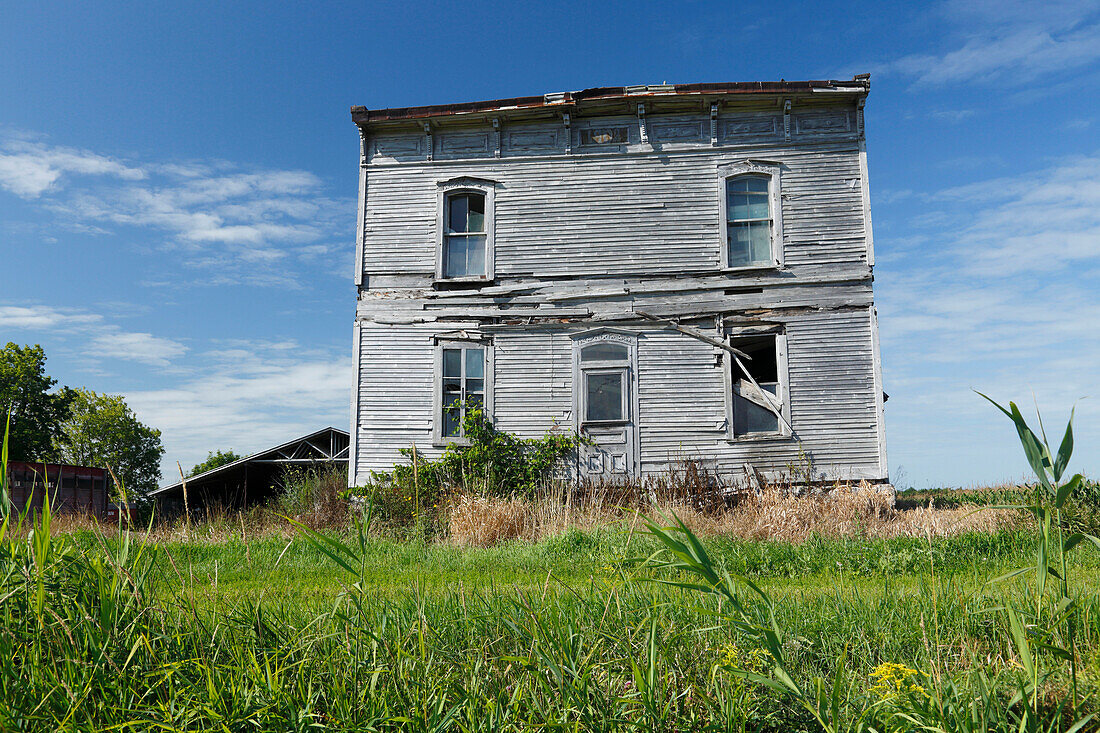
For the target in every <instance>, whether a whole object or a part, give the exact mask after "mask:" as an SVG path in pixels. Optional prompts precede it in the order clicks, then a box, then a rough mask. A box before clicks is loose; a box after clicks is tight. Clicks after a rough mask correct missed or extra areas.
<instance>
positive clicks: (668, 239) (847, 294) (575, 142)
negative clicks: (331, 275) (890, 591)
mask: <svg viewBox="0 0 1100 733" xmlns="http://www.w3.org/2000/svg"><path fill="white" fill-rule="evenodd" d="M813 104H814V105H816V106H808V107H805V108H803V109H796V110H795V111H794V112H793V113H792V114H791V115H790V117H789V118H787V119H786V120H785V119H784V115H783V114H782V112H781V111H776V110H775V109H771V110H767V109H761V110H757V111H742V112H737V113H723V114H722V115H721V116H720V117H719V118H718V119H717V121H716V123H715V125H714V126H713V127H712V125H711V119H710V117H709V116H704V115H701V114H698V113H693V114H665V115H652V116H651V117H650V118H649V119H648V120H646V123H645V124H646V130H647V133H648V142H644V141H643V140H642V137H641V133H640V127H639V120H638V118H636V117H612V118H600V119H583V118H582V119H577V120H574V122H573V124H572V126H571V127H566V126H565V125H564V124H563V123H562V121H561V120H560V119H559V120H558V121H546V122H537V123H523V124H515V125H512V124H508V123H507V121H506V122H505V124H503V126H502V127H501V129H500V131H499V133H498V132H496V131H494V130H493V129H491V128H490V125H489V120H485V123H484V124H482V125H480V126H477V125H472V126H467V127H454V126H451V127H447V126H446V125H444V126H442V127H438V128H437V129H433V132H432V134H431V137H430V144H429V137H428V136H427V135H426V134H425V133H424V132H423V131H422V130H421V129H420V126H419V125H415V126H414V125H411V124H410V125H406V126H405V127H400V128H386V129H385V131H380V132H378V133H376V134H375V133H371V132H369V131H368V132H367V134H366V137H365V143H364V152H365V157H364V161H363V166H364V167H363V170H364V173H363V175H362V176H361V178H360V181H361V188H362V193H363V196H362V199H361V201H360V205H361V206H362V211H363V214H362V222H361V225H362V226H361V232H360V234H361V256H360V261H359V262H358V263H357V268H358V270H359V275H360V276H361V277H362V286H361V288H360V293H359V305H358V308H357V328H356V333H357V347H356V352H355V354H356V363H357V369H358V385H357V391H356V392H355V398H354V402H355V404H353V411H352V414H353V415H354V416H355V417H354V418H353V420H354V421H355V423H356V424H354V425H353V426H352V429H353V449H352V456H353V461H352V465H353V470H352V472H351V476H352V478H353V480H354V481H356V482H359V483H362V482H365V481H366V480H368V479H369V473H370V471H384V470H388V469H389V468H390V467H392V465H393V464H394V463H395V462H396V461H398V460H400V456H399V455H398V452H397V451H398V450H399V449H401V448H409V447H411V446H412V445H413V443H415V444H416V446H417V449H418V451H420V452H421V453H422V454H423V455H425V456H426V457H434V456H437V455H439V453H440V450H441V449H440V448H439V447H437V446H433V445H432V427H433V416H434V410H436V409H437V406H436V405H435V404H434V402H433V401H434V399H435V396H434V395H435V393H434V388H433V387H434V380H435V379H436V378H437V375H435V374H434V373H433V371H434V348H435V344H434V341H433V338H434V337H435V336H439V335H444V334H453V333H454V332H456V331H458V330H461V329H464V328H468V329H471V330H475V331H477V330H478V329H482V331H481V333H482V335H483V336H484V337H487V338H489V339H491V349H492V353H493V364H494V367H493V375H492V379H493V383H494V386H493V393H494V397H493V400H492V403H491V405H490V406H489V407H490V410H491V413H492V415H493V418H494V420H495V422H496V424H497V425H498V427H500V428H501V429H504V430H508V431H511V432H515V433H518V434H520V435H524V436H530V437H533V436H538V435H542V434H544V433H545V432H546V431H547V430H549V429H551V428H553V427H554V426H555V425H557V426H560V427H561V428H563V429H566V430H572V429H574V427H575V416H574V415H573V414H572V410H573V404H574V399H573V389H574V385H573V371H572V366H573V354H572V348H573V340H572V338H571V337H572V336H573V335H575V334H577V333H579V332H581V331H585V330H589V329H592V328H594V327H597V326H600V325H615V326H618V327H621V328H625V329H628V330H632V331H634V332H636V333H637V334H638V341H637V344H638V348H637V364H636V370H637V375H636V376H637V379H636V385H637V398H638V399H637V408H638V414H637V415H636V416H635V420H636V423H637V426H638V452H637V456H638V466H639V468H640V470H641V471H643V472H656V471H662V470H665V469H666V468H667V467H668V465H669V463H670V462H671V461H676V460H680V459H682V458H692V459H697V460H701V461H704V462H705V463H707V464H709V465H712V466H714V467H716V468H718V469H719V470H721V471H723V472H728V473H739V472H741V471H743V469H744V466H745V464H746V463H750V464H751V465H753V466H754V467H755V468H757V469H759V470H763V471H766V472H777V473H782V472H784V471H786V470H788V469H789V468H790V467H791V466H793V465H794V464H796V463H797V462H798V461H799V451H800V444H801V449H802V450H803V451H804V452H805V454H807V455H809V456H810V457H811V458H812V460H813V461H814V463H815V466H816V468H817V470H818V471H819V475H820V476H822V477H826V478H833V477H838V478H871V479H883V478H885V477H886V463H885V446H884V444H883V427H882V412H881V402H882V398H881V390H882V384H881V373H880V369H879V362H878V354H877V338H876V334H875V329H876V325H875V319H874V300H873V294H872V289H871V282H872V272H871V271H872V262H873V253H872V250H871V231H870V214H869V209H868V207H867V200H868V199H867V180H866V172H865V171H866V161H865V155H866V153H865V151H864V147H863V137H862V129H861V126H862V122H861V120H862V117H861V114H862V113H861V112H858V111H857V105H856V104H855V103H853V102H851V101H849V102H845V103H840V102H836V103H830V102H827V101H822V102H814V103H813ZM696 109H698V108H696ZM600 124H618V125H623V126H626V127H627V128H628V131H629V135H628V139H627V142H625V143H623V144H621V145H615V146H611V147H600V146H586V145H582V144H581V140H582V137H581V131H582V130H583V129H584V128H585V127H588V126H594V125H600ZM395 130H396V131H395ZM712 132H713V134H714V137H713V138H712ZM788 134H789V138H788V137H787V135H788ZM429 150H430V155H429ZM746 160H754V161H770V162H771V163H773V164H775V163H777V164H778V165H779V167H780V171H781V173H780V180H781V206H782V220H783V266H782V267H781V268H778V269H772V268H764V269H758V270H753V271H729V272H727V271H723V270H722V269H721V256H722V255H721V252H722V247H724V246H725V245H724V242H725V239H724V223H723V222H721V221H720V217H721V208H720V196H722V195H724V191H723V190H722V184H721V182H720V179H719V177H718V170H719V168H720V167H721V166H723V165H727V164H731V163H740V162H743V161H746ZM459 177H471V178H476V179H487V180H490V181H494V182H495V183H496V185H495V189H494V190H495V210H494V216H495V226H494V238H495V247H494V253H495V257H494V260H495V272H494V279H493V280H492V281H491V282H486V283H484V284H480V285H475V286H472V287H471V286H465V287H463V288H462V289H459V290H455V289H451V288H447V287H436V285H437V284H436V283H434V282H433V281H434V277H435V272H436V258H437V246H438V236H439V232H438V229H437V228H438V226H439V222H438V218H439V209H438V206H439V200H440V199H439V184H440V183H442V182H445V181H448V180H451V179H455V178H459ZM637 312H645V313H648V314H651V315H655V316H658V317H683V318H688V319H692V318H695V319H697V320H698V322H700V323H709V324H710V326H709V327H710V328H711V329H715V328H716V327H717V324H719V323H725V324H726V325H727V326H728V325H731V324H733V325H736V324H741V325H744V324H752V323H754V322H756V321H761V320H765V321H766V322H768V323H771V324H781V325H782V326H783V330H784V333H785V334H786V348H787V367H788V372H787V374H788V385H789V400H790V416H791V422H792V424H793V427H794V431H795V435H794V436H793V437H781V436H768V437H760V436H754V437H752V438H749V439H732V438H731V437H730V432H729V430H728V426H727V424H726V420H727V411H726V402H727V400H728V399H730V396H729V394H728V391H729V386H728V380H727V378H726V376H725V371H724V370H725V366H723V365H722V364H721V361H722V360H721V359H720V358H719V356H720V354H721V352H720V350H718V349H716V348H715V347H713V346H711V345H708V344H706V343H704V342H702V341H700V340H697V339H694V338H692V337H690V336H686V335H684V334H682V333H678V332H676V331H674V330H671V329H668V328H663V327H661V326H658V325H654V324H653V323H645V322H644V320H643V319H642V318H640V317H638V316H637ZM714 335H715V336H720V333H719V332H714Z"/></svg>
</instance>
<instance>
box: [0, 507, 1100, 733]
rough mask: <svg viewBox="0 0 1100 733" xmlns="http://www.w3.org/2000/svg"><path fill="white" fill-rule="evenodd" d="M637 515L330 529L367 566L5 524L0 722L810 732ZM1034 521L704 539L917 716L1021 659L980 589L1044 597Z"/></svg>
mask: <svg viewBox="0 0 1100 733" xmlns="http://www.w3.org/2000/svg"><path fill="white" fill-rule="evenodd" d="M642 530H644V527H642V528H641V529H639V525H638V524H637V523H635V524H633V525H632V524H630V523H623V524H620V525H616V526H609V527H604V528H602V529H598V530H597V531H593V532H585V531H578V530H571V531H567V532H565V533H564V534H562V535H559V536H556V537H552V538H550V539H547V540H544V541H541V542H537V543H527V542H522V541H515V542H509V543H505V544H503V545H500V546H497V547H494V548H486V549H480V548H462V547H456V546H453V545H450V544H447V543H440V542H423V541H409V540H401V539H394V538H392V537H384V536H369V537H367V538H366V539H365V540H364V542H363V543H362V545H360V544H359V543H358V538H357V537H355V536H354V535H348V534H346V533H326V534H325V535H324V536H325V537H328V538H329V539H333V540H336V541H338V542H341V543H344V545H345V546H348V547H350V548H352V549H353V551H354V552H355V556H356V557H355V563H353V565H352V567H353V569H355V570H356V572H355V573H351V572H349V571H348V570H347V569H344V568H341V567H340V566H339V565H337V564H336V563H334V562H333V560H332V558H331V557H330V556H329V554H327V553H326V552H325V551H324V549H325V547H326V545H325V543H324V540H319V539H318V538H317V537H314V540H315V541H312V542H311V541H310V536H309V535H307V534H302V533H299V534H292V535H291V536H289V537H286V536H284V535H283V534H282V533H276V534H270V533H269V534H265V535H262V536H251V537H250V536H248V535H247V534H245V535H244V536H241V535H237V536H231V537H228V538H226V539H224V540H221V541H210V540H208V539H198V540H193V541H164V542H160V543H156V544H153V545H150V546H149V547H147V548H146V550H145V551H144V553H143V554H142V557H140V558H135V554H136V547H137V545H138V537H136V536H131V537H130V538H129V542H126V541H125V540H124V539H120V538H119V537H118V536H115V537H106V538H104V537H102V536H97V535H96V534H94V533H92V532H90V531H81V532H75V533H72V534H70V535H65V536H60V537H52V538H51V539H50V547H49V548H48V550H43V549H41V547H39V548H36V547H35V546H34V544H33V543H34V534H31V535H28V536H25V537H22V538H20V539H16V538H14V537H9V538H8V539H7V542H8V547H9V548H10V550H9V553H8V559H9V563H8V566H9V568H10V567H12V566H13V563H15V564H16V565H17V562H15V561H17V560H18V559H19V558H20V557H22V558H24V560H25V561H26V565H25V569H24V573H23V577H22V578H21V579H20V578H19V577H17V575H18V574H12V573H9V576H8V578H7V581H6V587H7V588H8V589H9V590H8V591H6V593H7V596H6V597H5V599H4V604H3V614H4V619H3V633H2V636H0V646H2V647H3V648H2V649H0V652H2V655H0V664H2V665H3V667H2V669H0V700H3V706H4V708H3V715H0V728H2V729H4V730H20V729H25V730H54V729H69V730H90V729H109V728H115V729H131V730H151V729H166V730H215V729H218V730H307V729H327V730H397V729H400V730H509V729H510V730H534V729H540V730H541V729H544V728H552V729H557V728H568V729H571V730H628V729H630V730H632V729H655V730H693V729H694V730H756V729H760V730H820V729H821V725H820V724H819V723H818V722H817V721H815V719H814V717H813V716H812V715H810V714H809V713H808V712H807V711H806V709H805V708H804V707H800V706H799V705H798V704H796V702H795V701H793V700H792V699H791V698H790V696H784V695H780V694H776V693H775V692H774V691H772V690H770V689H769V688H768V687H767V686H765V685H763V684H761V683H759V682H753V681H746V680H745V679H744V678H743V677H742V676H739V675H740V674H742V672H745V671H747V672H748V673H751V674H764V675H767V670H768V664H769V662H768V655H767V653H766V650H765V649H764V648H763V646H762V645H761V644H760V643H759V637H757V636H754V635H753V634H752V633H746V632H745V630H744V629H743V628H740V627H739V626H738V623H737V620H736V619H733V618H731V617H729V616H728V614H727V613H726V612H725V610H724V609H722V608H721V607H720V604H719V603H718V602H716V600H715V598H714V597H712V596H709V595H707V594H699V593H697V592H695V591H692V590H686V589H682V588H675V587H669V586H667V585H661V584H658V583H654V582H651V581H652V580H654V579H666V580H669V579H671V580H677V579H680V580H682V579H685V578H686V575H685V573H683V572H678V571H676V570H669V569H667V568H665V569H661V568H655V567H652V566H651V565H650V564H647V563H646V562H645V558H646V557H648V556H650V555H652V554H653V553H656V552H658V550H659V549H660V547H661V545H660V543H659V542H658V540H657V539H656V538H654V537H653V536H651V535H649V534H648V533H646V532H644V531H642ZM37 534H38V537H39V539H40V540H41V538H42V536H43V532H42V530H39V531H38V533H37ZM1034 539H1035V538H1034V532H1033V531H1032V530H1030V529H1027V528H1021V529H1019V530H1017V531H1004V532H999V533H993V534H987V533H974V534H963V535H956V536H949V537H942V538H936V539H932V540H929V539H927V538H907V537H902V538H890V539H872V540H865V539H821V538H813V539H811V540H809V541H806V542H803V543H797V544H796V543H784V542H774V541H746V540H734V539H730V538H727V537H710V538H706V539H705V544H706V547H707V548H708V550H709V552H710V553H711V557H712V559H713V561H714V562H715V563H716V564H720V565H722V566H724V567H726V568H728V569H729V570H730V571H731V572H735V573H741V574H744V575H746V576H749V577H751V578H754V579H756V580H758V581H759V583H760V585H761V586H762V588H763V590H765V591H766V592H767V593H768V594H769V595H770V596H771V597H772V598H773V600H774V604H775V606H774V614H775V618H776V621H777V623H778V625H779V626H780V627H781V628H782V629H783V634H784V637H783V650H784V654H785V663H786V665H787V668H788V669H790V670H793V671H795V681H796V682H797V683H799V684H801V685H803V686H807V687H808V686H811V685H812V684H813V680H814V678H815V677H823V678H825V679H828V680H830V682H831V681H832V679H833V676H834V675H835V673H836V670H837V666H838V660H841V659H843V660H844V669H845V676H844V680H845V683H844V684H845V685H846V692H845V696H846V699H847V700H848V701H849V702H847V703H846V706H847V708H849V709H848V710H847V711H843V710H842V711H840V712H839V715H838V717H844V716H848V717H847V718H845V719H848V718H850V719H851V720H856V719H860V718H862V719H864V723H866V724H872V723H877V724H878V725H879V726H880V727H879V728H878V729H880V730H902V729H906V728H905V726H903V725H900V724H897V721H896V720H894V722H891V720H893V719H892V718H891V717H890V715H889V714H888V713H889V711H890V710H891V709H892V708H891V705H894V704H895V703H896V702H897V700H896V696H897V695H898V694H899V693H898V690H901V691H903V692H905V694H910V693H913V690H914V689H915V687H920V688H921V689H922V690H927V689H929V688H930V687H931V685H932V684H933V678H932V675H935V674H942V676H943V677H944V678H947V677H953V678H958V677H959V675H964V676H965V675H966V674H969V673H970V672H971V671H973V670H974V669H976V668H977V665H980V666H981V669H982V671H983V673H988V674H989V675H990V678H991V679H992V678H997V679H999V680H1000V682H999V683H998V684H1003V683H1004V680H1003V679H1001V677H1003V676H1005V675H1008V676H1012V675H1014V674H1016V673H1018V672H1019V670H1020V667H1019V661H1018V653H1017V650H1016V647H1015V645H1014V641H1013V639H1012V636H1011V633H1010V632H1009V630H1008V629H1006V628H1005V626H1004V625H1003V624H1000V623H998V621H997V619H996V614H995V613H993V612H990V609H993V608H996V607H998V606H1001V605H1003V604H1004V603H1005V602H1006V599H1009V600H1011V601H1012V602H1021V603H1027V602H1029V599H1031V597H1032V595H1033V591H1032V590H1031V589H1029V582H1030V581H1029V580H1027V579H1028V578H1030V576H1021V577H1019V578H1016V579H1013V580H1010V581H1006V582H1005V583H1002V584H998V585H996V586H991V585H989V584H988V583H987V581H988V579H989V578H990V577H993V576H996V575H1001V574H1003V573H1004V572H1005V571H1006V570H1009V569H1012V568H1014V567H1017V566H1018V565H1021V564H1025V563H1027V562H1028V561H1029V560H1030V559H1031V557H1030V556H1031V554H1032V552H1033V548H1034ZM36 553H37V554H36ZM111 558H114V560H113V561H112V560H111ZM39 559H41V563H39ZM97 561H98V564H97ZM114 563H117V566H116V565H114ZM40 567H41V568H42V572H43V574H44V577H45V582H44V586H45V589H46V591H47V592H46V593H45V594H44V596H43V603H42V610H41V611H36V610H35V604H36V596H35V594H36V585H35V577H36V574H37V572H38V568H40ZM1072 570H1073V573H1074V574H1075V576H1076V579H1077V581H1078V582H1079V584H1080V585H1081V587H1084V588H1088V589H1090V590H1089V591H1088V592H1085V593H1083V594H1082V595H1081V597H1080V599H1079V608H1080V609H1081V615H1080V618H1081V620H1082V623H1081V624H1080V627H1079V629H1078V639H1077V643H1078V645H1079V653H1080V654H1081V656H1082V660H1083V664H1082V668H1081V670H1080V672H1079V686H1080V688H1081V690H1082V696H1083V697H1085V698H1087V699H1086V700H1085V702H1084V703H1083V704H1082V705H1081V707H1080V708H1079V710H1080V711H1081V713H1082V714H1083V713H1086V712H1089V711H1091V710H1092V709H1094V706H1095V700H1096V698H1095V691H1096V688H1097V684H1098V681H1100V666H1098V665H1100V662H1098V659H1100V657H1098V651H1100V594H1097V593H1096V592H1095V591H1093V590H1091V589H1095V588H1098V587H1100V584H1098V583H1097V580H1100V553H1097V552H1095V551H1093V550H1091V549H1090V550H1088V551H1086V552H1082V553H1080V554H1078V555H1076V556H1075V560H1074V564H1073V567H1072ZM751 595H752V594H751V593H750V594H748V596H746V597H745V600H746V608H747V609H748V611H747V612H748V614H749V615H750V616H754V617H755V618H757V620H758V621H759V622H760V623H761V624H763V623H764V621H765V617H766V609H765V607H764V606H763V605H762V604H760V603H756V602H753V601H751V598H750V597H751ZM77 659H79V660H80V663H79V664H74V663H73V662H74V661H75V660H77ZM891 664H896V665H900V666H899V667H896V668H895V667H890V666H889V665H891ZM884 665H886V666H884ZM898 669H901V670H903V672H901V673H898V672H897V671H896V670H898ZM737 670H741V671H740V672H738V671H737ZM884 670H885V672H884ZM904 670H921V672H913V673H912V675H911V676H910V677H905V676H904V675H906V674H909V673H908V672H904ZM898 674H901V675H902V676H901V677H898ZM883 675H886V683H885V684H886V685H887V688H883V686H882V685H883V682H882V678H883ZM891 675H893V676H891ZM999 676H1001V677H999ZM895 678H896V679H895ZM899 680H900V681H899ZM1068 684H1069V682H1068V678H1067V675H1066V669H1065V668H1064V665H1056V664H1055V665H1053V666H1052V668H1051V674H1050V676H1049V677H1046V678H1045V679H1044V680H1043V685H1042V699H1040V700H1039V702H1040V704H1042V705H1047V706H1051V705H1054V706H1056V705H1057V704H1058V702H1060V701H1061V700H1062V699H1063V698H1064V697H1065V696H1066V695H1067V694H1068ZM890 685H894V688H897V689H894V688H891V687H889V686H890ZM906 685H908V687H907V686H906ZM884 690H886V691H885V692H884ZM890 690H893V692H891V691H890ZM914 694H915V693H914ZM922 694H923V693H922ZM891 695H893V696H894V697H891ZM1090 695H1091V697H1089V696H1090ZM993 704H996V705H1000V706H1005V705H1007V704H1008V697H1004V698H1001V697H999V696H997V697H996V699H994V700H993ZM868 710H870V711H871V712H870V713H869V712H868ZM1066 727H1068V726H1066ZM982 729H985V728H982ZM989 729H994V728H993V727H989Z"/></svg>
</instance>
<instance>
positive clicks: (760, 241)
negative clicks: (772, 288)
mask: <svg viewBox="0 0 1100 733" xmlns="http://www.w3.org/2000/svg"><path fill="white" fill-rule="evenodd" d="M768 183H769V181H768V178H767V177H765V176H756V175H753V176H737V177H736V178H727V179H726V246H727V247H729V267H747V266H750V265H767V264H770V263H771V261H772V207H771V202H770V201H769V197H768Z"/></svg>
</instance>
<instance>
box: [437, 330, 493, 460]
mask: <svg viewBox="0 0 1100 733" xmlns="http://www.w3.org/2000/svg"><path fill="white" fill-rule="evenodd" d="M433 341H434V343H433V345H432V446H434V447H436V448H446V447H447V446H448V445H452V444H456V445H469V444H470V441H469V440H468V439H466V438H465V437H463V436H457V435H455V436H449V437H448V436H445V435H443V413H442V408H443V349H446V348H449V349H454V348H481V349H484V350H485V405H484V408H485V415H486V416H487V417H488V418H489V419H490V420H492V419H493V414H494V410H493V382H494V381H495V379H494V373H495V361H496V360H495V358H494V354H493V342H492V339H490V338H489V337H487V336H481V335H479V334H474V333H470V334H469V335H468V337H467V338H459V337H452V336H446V337H443V336H437V337H435V338H434V339H433Z"/></svg>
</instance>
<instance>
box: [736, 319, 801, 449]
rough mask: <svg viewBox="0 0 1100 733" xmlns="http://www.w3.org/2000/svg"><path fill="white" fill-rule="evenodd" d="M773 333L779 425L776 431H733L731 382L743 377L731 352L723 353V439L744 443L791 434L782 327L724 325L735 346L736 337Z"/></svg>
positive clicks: (787, 373) (787, 436)
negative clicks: (724, 420)
mask: <svg viewBox="0 0 1100 733" xmlns="http://www.w3.org/2000/svg"><path fill="white" fill-rule="evenodd" d="M762 336H773V337H774V338H775V370H776V380H777V382H776V389H775V391H776V394H775V395H774V396H775V397H776V399H777V400H779V412H780V415H782V417H781V418H780V419H779V420H778V423H779V426H778V429H777V430H775V431H767V432H758V433H745V434H743V435H738V434H737V433H736V432H735V431H734V403H735V400H734V392H733V385H734V384H735V383H736V382H737V381H738V380H740V379H742V375H741V370H740V369H739V368H738V367H737V365H736V364H735V363H734V360H733V354H729V353H727V354H725V356H726V358H725V359H723V361H724V362H725V367H726V368H725V370H724V372H725V373H724V375H723V376H724V378H725V402H726V440H728V441H729V442H731V443H744V442H751V441H755V440H776V439H787V438H790V437H791V428H790V426H791V425H792V424H793V423H791V398H790V394H791V391H790V374H789V371H788V366H787V348H788V346H787V334H786V331H785V330H783V329H782V328H763V329H761V328H753V327H746V328H727V329H726V333H725V342H726V343H727V344H729V345H730V346H732V347H734V348H737V346H736V343H734V342H735V341H736V340H737V339H739V338H751V337H762Z"/></svg>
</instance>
